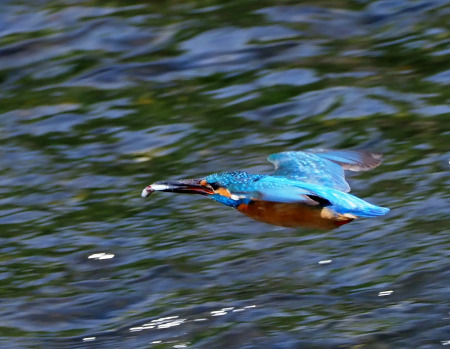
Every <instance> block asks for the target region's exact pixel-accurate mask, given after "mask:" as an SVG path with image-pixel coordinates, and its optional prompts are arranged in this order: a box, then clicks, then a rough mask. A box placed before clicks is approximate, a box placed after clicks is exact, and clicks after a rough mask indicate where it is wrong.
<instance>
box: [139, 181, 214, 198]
mask: <svg viewBox="0 0 450 349" xmlns="http://www.w3.org/2000/svg"><path fill="white" fill-rule="evenodd" d="M154 191H168V192H172V193H185V194H202V195H209V194H213V193H214V191H213V189H212V188H211V187H210V186H209V185H208V184H207V183H206V181H205V180H202V179H179V180H173V181H164V182H156V183H153V184H150V185H149V186H148V187H146V188H144V190H143V191H142V194H141V196H142V197H143V198H145V197H147V196H149V195H150V194H151V193H153V192H154Z"/></svg>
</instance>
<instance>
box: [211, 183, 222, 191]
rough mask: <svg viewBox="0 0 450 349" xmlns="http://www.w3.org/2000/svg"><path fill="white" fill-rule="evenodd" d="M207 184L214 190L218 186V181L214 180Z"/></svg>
mask: <svg viewBox="0 0 450 349" xmlns="http://www.w3.org/2000/svg"><path fill="white" fill-rule="evenodd" d="M209 185H210V186H211V188H213V189H214V190H217V189H219V188H220V185H219V183H217V182H214V183H209Z"/></svg>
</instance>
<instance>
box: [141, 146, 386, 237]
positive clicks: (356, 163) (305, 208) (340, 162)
mask: <svg viewBox="0 0 450 349" xmlns="http://www.w3.org/2000/svg"><path fill="white" fill-rule="evenodd" d="M267 159H268V160H269V161H270V162H271V163H272V164H274V166H275V171H274V172H273V173H272V174H271V175H264V174H253V173H249V172H245V171H232V172H220V173H214V174H211V175H209V176H206V177H203V178H197V179H180V180H169V181H161V182H156V183H153V184H151V185H149V186H147V187H146V188H144V190H143V191H142V197H147V196H149V195H150V194H152V193H153V192H155V191H164V192H173V193H187V194H200V195H204V196H206V197H208V198H210V199H212V200H214V201H217V202H219V203H221V204H224V205H226V206H230V207H232V208H234V209H237V210H238V211H239V212H241V213H243V214H245V215H247V216H249V217H251V218H253V219H255V220H258V221H261V222H264V223H268V224H273V225H279V226H283V227H291V228H296V227H308V228H316V229H323V230H330V229H334V228H337V227H340V226H342V225H344V224H347V223H350V222H351V221H353V220H355V219H356V218H359V217H376V216H382V215H385V214H386V213H388V212H389V209H388V208H386V207H380V206H376V205H373V204H370V203H368V202H367V201H364V200H362V199H359V198H357V197H356V196H354V195H351V194H349V193H348V192H349V191H350V186H349V185H348V183H347V182H346V180H345V174H344V170H349V171H367V170H370V169H373V168H375V167H377V166H378V165H380V164H381V162H382V161H381V154H377V153H371V152H367V151H362V150H332V149H308V150H304V151H286V152H281V153H276V154H272V155H269V157H268V158H267Z"/></svg>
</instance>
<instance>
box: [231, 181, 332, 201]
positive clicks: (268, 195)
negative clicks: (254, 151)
mask: <svg viewBox="0 0 450 349" xmlns="http://www.w3.org/2000/svg"><path fill="white" fill-rule="evenodd" d="M227 189H228V191H229V192H230V194H231V195H232V198H233V197H234V198H235V199H237V200H243V201H244V202H245V201H246V200H262V201H270V202H283V203H303V204H305V205H310V206H317V205H319V204H321V205H324V206H326V205H330V202H329V201H328V200H327V199H325V198H324V197H322V196H319V195H317V193H316V192H315V191H313V190H310V189H308V188H304V187H301V186H298V185H297V183H296V182H293V181H292V180H291V179H288V178H276V177H271V176H264V177H263V178H261V179H260V180H258V181H253V182H237V183H233V184H230V185H229V186H228V188H227Z"/></svg>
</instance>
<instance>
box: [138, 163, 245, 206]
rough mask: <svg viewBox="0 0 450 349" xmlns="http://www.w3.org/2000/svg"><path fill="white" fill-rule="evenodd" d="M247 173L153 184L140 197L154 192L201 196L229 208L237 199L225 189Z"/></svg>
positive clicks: (222, 173) (214, 175) (241, 179)
mask: <svg viewBox="0 0 450 349" xmlns="http://www.w3.org/2000/svg"><path fill="white" fill-rule="evenodd" d="M247 176H248V173H246V172H242V171H234V172H221V173H215V174H212V175H209V176H206V177H203V178H197V179H178V180H170V181H161V182H156V183H153V184H151V185H149V186H147V187H146V188H144V190H143V191H142V197H147V196H149V195H150V194H152V193H153V192H155V191H166V192H172V193H185V194H201V195H206V196H208V197H211V198H212V199H214V200H216V201H219V202H221V203H223V204H226V205H229V206H235V204H238V200H239V199H238V197H237V196H236V195H232V194H231V193H230V191H229V190H228V189H227V188H228V187H229V186H230V184H232V183H234V182H236V181H241V182H242V181H243V180H245V179H246V177H247Z"/></svg>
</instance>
